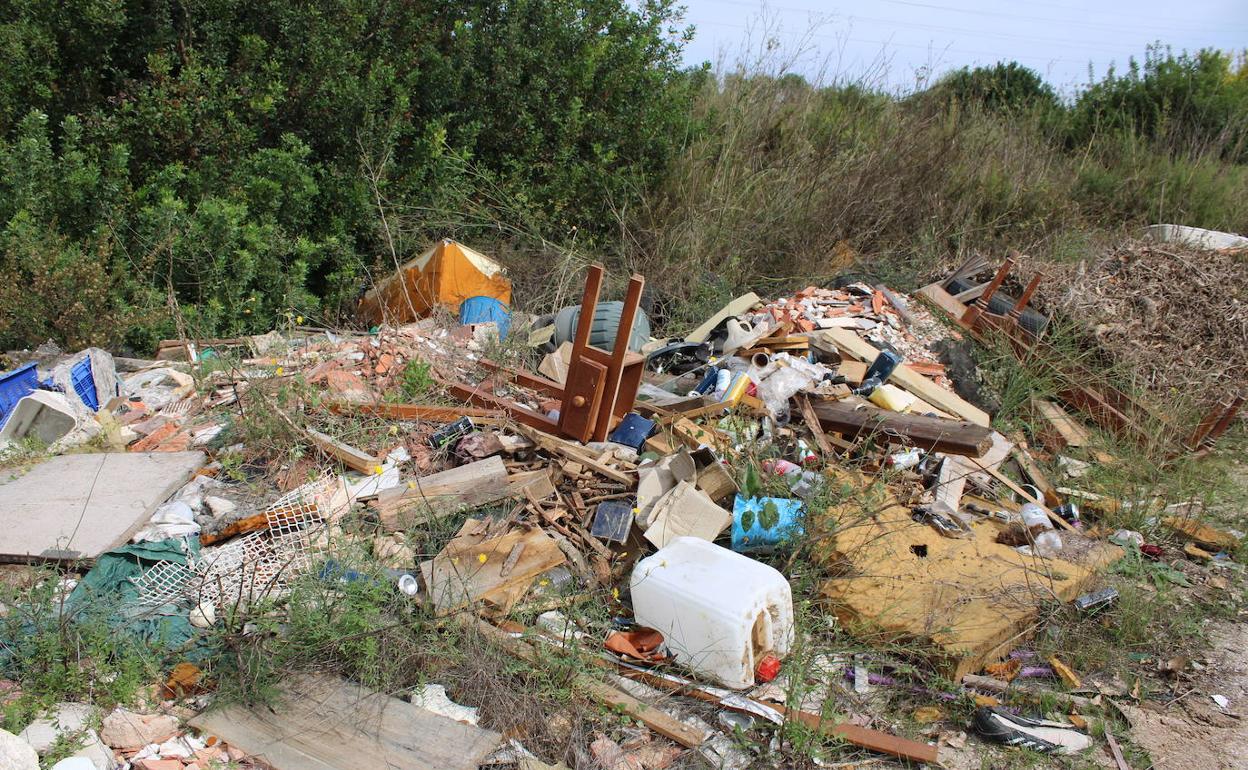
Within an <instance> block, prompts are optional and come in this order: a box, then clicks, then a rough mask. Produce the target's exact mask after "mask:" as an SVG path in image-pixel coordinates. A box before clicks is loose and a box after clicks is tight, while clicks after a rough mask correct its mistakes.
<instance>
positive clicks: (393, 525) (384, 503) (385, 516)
mask: <svg viewBox="0 0 1248 770" xmlns="http://www.w3.org/2000/svg"><path fill="white" fill-rule="evenodd" d="M508 496H510V491H509V486H508V476H507V466H506V465H504V464H503V459H502V458H501V457H499V456H498V455H494V456H493V457H487V458H485V459H484V460H478V461H476V462H475V463H468V464H467V465H461V466H459V467H457V468H451V469H450V470H445V471H441V472H440V473H434V474H430V475H428V476H425V477H423V478H419V479H415V480H414V481H413V482H411V484H410V486H409V485H405V486H400V487H391V488H389V489H383V490H381V491H380V492H378V493H377V502H376V507H377V510H378V513H379V516H380V518H381V522H382V526H383V527H385V528H386V529H387V530H390V531H394V530H397V529H399V528H400V526H401V523H402V522H401V521H400V520H399V514H400V512H402V511H404V510H407V509H411V508H414V507H417V506H422V505H423V506H427V507H428V510H427V511H426V512H425V517H426V518H428V519H437V518H440V517H442V516H446V515H448V514H450V513H454V512H455V510H457V509H458V508H462V507H465V506H477V505H485V504H486V503H492V502H496V501H498V500H503V499H506V498H507V497H508Z"/></svg>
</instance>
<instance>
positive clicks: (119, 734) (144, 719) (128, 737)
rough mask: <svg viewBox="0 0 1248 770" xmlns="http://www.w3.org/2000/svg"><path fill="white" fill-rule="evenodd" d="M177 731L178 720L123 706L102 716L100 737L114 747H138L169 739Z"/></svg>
mask: <svg viewBox="0 0 1248 770" xmlns="http://www.w3.org/2000/svg"><path fill="white" fill-rule="evenodd" d="M177 731H178V720H176V719H174V718H173V717H171V716H166V715H164V714H136V713H134V712H133V711H128V710H126V709H123V708H118V709H116V710H115V711H113V713H111V714H109V715H108V716H106V717H104V723H103V724H102V725H101V726H100V738H101V739H102V740H103V741H104V742H105V743H106V744H108V745H109V746H111V747H113V748H114V749H138V748H141V747H143V746H146V745H148V744H149V743H161V742H163V741H167V740H169V738H171V737H173V735H174V734H175V733H176V732H177Z"/></svg>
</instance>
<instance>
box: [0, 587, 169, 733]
mask: <svg viewBox="0 0 1248 770" xmlns="http://www.w3.org/2000/svg"><path fill="white" fill-rule="evenodd" d="M64 580H65V578H64V577H63V576H62V574H60V573H58V572H57V571H55V570H52V569H38V570H33V571H31V572H30V573H28V574H27V575H26V576H25V577H24V579H23V580H21V581H20V582H17V583H13V582H5V583H4V584H3V585H0V603H2V604H3V605H4V606H5V607H6V608H7V612H6V613H5V614H4V615H3V617H0V658H2V660H0V663H2V664H3V668H4V670H5V672H6V677H7V678H9V679H11V680H13V681H15V682H17V683H18V684H19V685H20V688H21V694H20V695H19V696H18V697H17V698H16V699H13V700H11V701H9V702H8V703H7V705H6V706H5V707H4V723H3V726H4V728H5V729H7V730H10V731H11V732H19V731H20V730H21V729H22V728H23V727H25V725H26V724H28V723H29V722H30V721H31V720H32V719H34V718H36V717H37V716H39V715H40V714H41V713H42V712H44V711H46V710H47V709H50V708H52V707H53V706H55V704H57V703H60V702H63V701H88V702H93V703H95V704H96V705H97V706H99V707H101V708H102V709H107V708H110V707H111V706H112V705H113V704H121V703H133V702H135V701H137V700H141V699H142V698H143V697H144V696H145V695H146V694H148V693H149V692H150V688H151V686H152V684H153V683H154V682H159V681H161V672H162V665H163V663H162V661H161V659H160V653H159V652H158V651H156V650H153V649H151V648H149V647H148V646H147V645H144V644H142V643H141V642H139V641H138V640H135V639H133V638H132V637H130V636H127V635H125V634H119V633H117V632H116V631H115V629H114V628H113V627H112V626H110V625H109V623H108V618H107V613H105V612H104V611H102V610H99V611H97V609H95V608H92V607H82V606H79V607H76V608H74V609H73V610H71V609H70V607H69V606H68V605H66V603H65V597H66V596H67V594H68V591H69V585H68V584H66V583H65V582H64Z"/></svg>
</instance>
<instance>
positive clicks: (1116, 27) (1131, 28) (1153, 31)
mask: <svg viewBox="0 0 1248 770" xmlns="http://www.w3.org/2000/svg"><path fill="white" fill-rule="evenodd" d="M707 1H708V2H713V3H723V4H726V5H735V6H738V7H743V8H753V9H756V10H759V11H763V10H776V11H788V12H794V13H807V14H816V15H824V16H827V15H829V12H828V10H827V9H825V8H810V7H806V6H792V5H773V4H770V3H765V2H762V0H756V1H755V2H750V1H749V0H707ZM876 1H877V2H880V3H890V4H894V5H901V6H908V7H914V8H927V9H933V10H942V11H949V12H952V13H963V14H968V15H972V16H986V17H992V18H999V19H1010V20H1014V21H1043V22H1048V23H1053V24H1062V25H1066V26H1067V27H1069V26H1072V25H1078V26H1080V27H1083V28H1088V29H1091V28H1099V29H1101V30H1106V31H1111V32H1135V33H1138V34H1145V35H1170V34H1174V33H1175V32H1184V33H1187V34H1205V33H1208V32H1209V31H1210V30H1209V28H1208V27H1189V26H1180V25H1182V24H1183V22H1182V21H1180V20H1175V21H1174V22H1173V23H1171V22H1170V21H1168V20H1164V19H1154V20H1155V21H1158V22H1159V23H1161V24H1163V25H1164V26H1141V25H1132V24H1121V23H1108V22H1094V21H1088V20H1087V19H1086V18H1083V19H1054V18H1045V17H1039V16H1026V15H1019V14H1011V13H1002V12H998V11H985V10H981V9H966V8H955V7H953V6H946V5H937V4H935V3H924V2H917V0H876ZM835 10H836V11H838V12H839V13H841V14H842V15H846V16H854V15H856V14H855V12H854V11H853V10H843V9H839V8H838V9H835ZM1085 13H1086V12H1085ZM1092 13H1095V11H1092ZM1100 13H1106V12H1104V11H1102V12H1100ZM859 18H867V17H859ZM880 21H883V22H885V23H888V24H903V23H906V24H918V22H900V21H895V20H892V19H880ZM1187 21H1190V19H1189V20H1187ZM1211 24H1216V26H1217V27H1218V29H1219V30H1225V29H1226V28H1227V27H1231V28H1235V27H1243V28H1244V29H1248V25H1236V24H1225V23H1211ZM930 26H933V27H934V28H935V26H936V25H930ZM947 29H948V28H947ZM952 29H957V28H952ZM964 31H966V32H968V33H972V34H982V32H981V31H979V30H964Z"/></svg>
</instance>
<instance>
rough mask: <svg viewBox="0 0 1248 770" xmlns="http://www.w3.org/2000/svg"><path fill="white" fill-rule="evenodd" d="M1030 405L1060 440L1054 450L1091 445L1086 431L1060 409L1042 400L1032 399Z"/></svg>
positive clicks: (1090, 439) (1090, 438)
mask: <svg viewBox="0 0 1248 770" xmlns="http://www.w3.org/2000/svg"><path fill="white" fill-rule="evenodd" d="M1031 404H1032V406H1033V407H1035V409H1036V411H1037V412H1038V413H1039V415H1040V417H1041V418H1043V419H1044V421H1045V422H1046V423H1048V425H1049V427H1051V428H1052V429H1053V430H1054V431H1055V432H1056V434H1057V437H1059V438H1060V443H1059V444H1058V445H1056V446H1055V447H1054V448H1056V449H1062V448H1064V447H1066V446H1072V447H1083V446H1088V445H1089V444H1091V443H1092V435H1091V434H1090V433H1089V432H1088V429H1087V428H1085V427H1083V426H1082V425H1080V424H1079V422H1078V421H1077V420H1075V418H1073V417H1071V416H1070V415H1069V414H1067V413H1066V410H1065V409H1062V407H1060V406H1058V405H1057V404H1055V403H1053V402H1052V401H1047V400H1045V399H1042V398H1036V399H1032V402H1031Z"/></svg>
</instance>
